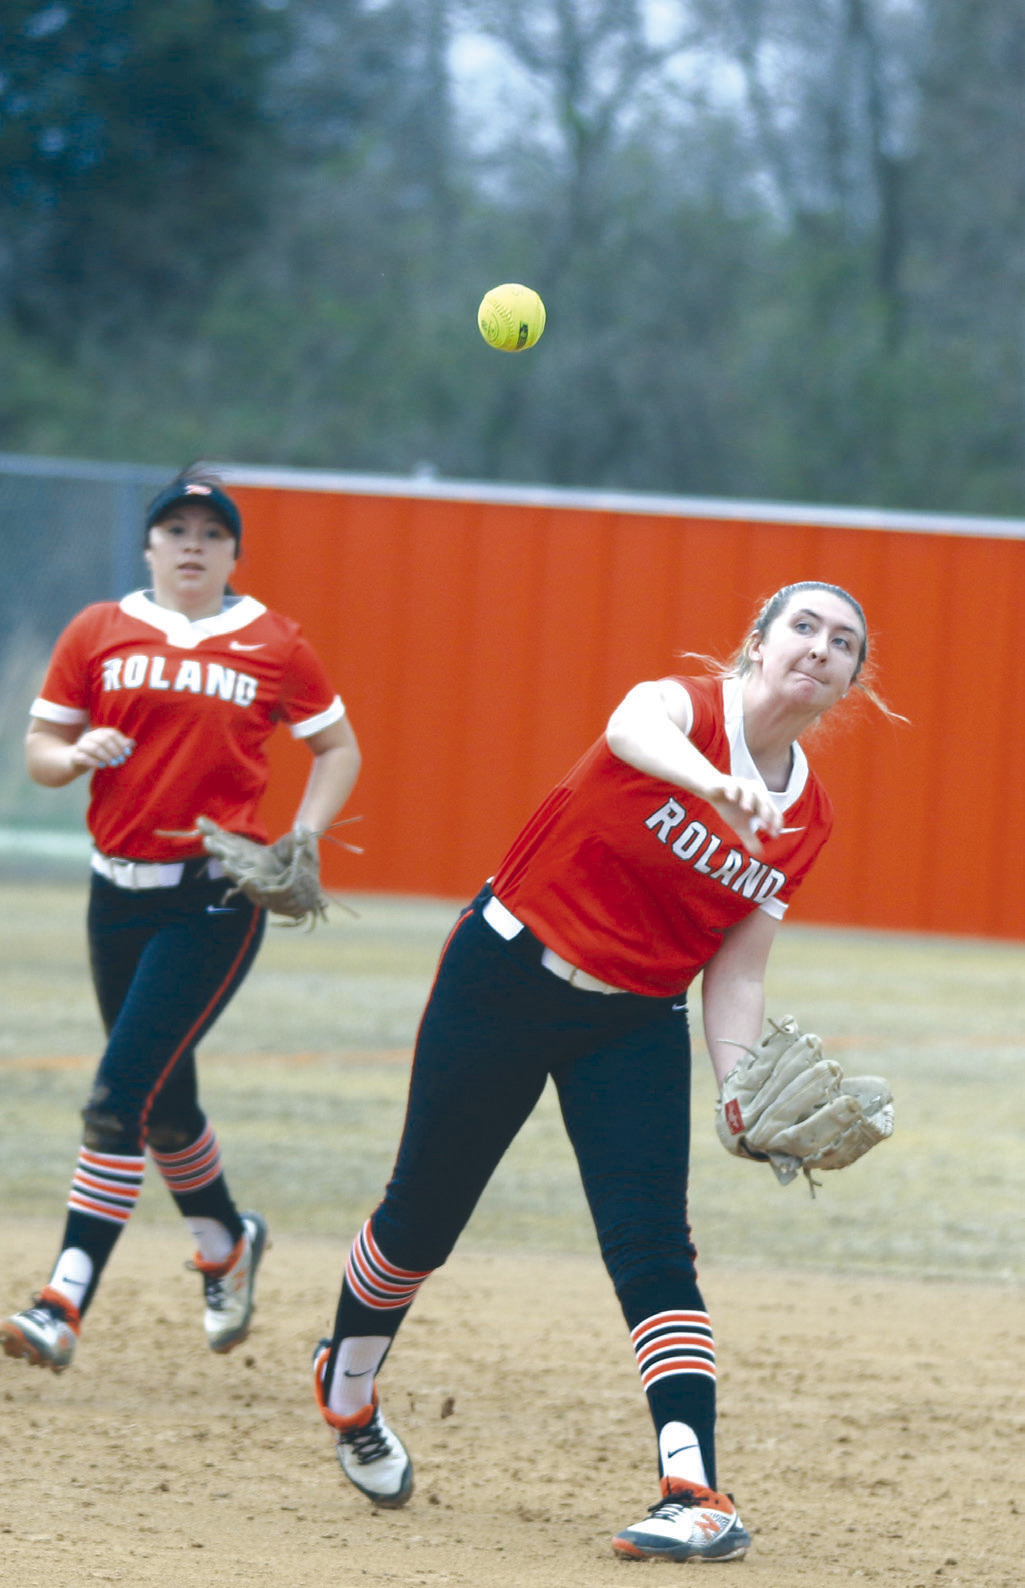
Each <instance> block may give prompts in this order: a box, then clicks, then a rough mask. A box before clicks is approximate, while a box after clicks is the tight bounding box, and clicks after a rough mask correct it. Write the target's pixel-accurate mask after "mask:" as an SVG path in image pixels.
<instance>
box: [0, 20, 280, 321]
mask: <svg viewBox="0 0 1025 1588" xmlns="http://www.w3.org/2000/svg"><path fill="white" fill-rule="evenodd" d="M4 10H5V13H6V15H5V22H6V26H5V29H4V34H3V52H2V79H0V114H2V116H3V122H4V131H5V136H4V138H3V140H2V142H0V195H3V197H2V199H0V207H2V215H3V220H4V223H5V229H6V230H7V231H8V233H9V235H10V236H11V238H12V240H13V246H12V247H11V250H10V255H9V259H8V264H7V271H6V276H7V280H6V296H7V299H8V302H9V304H10V308H11V311H12V313H13V315H14V316H15V318H16V320H17V321H18V322H19V323H21V324H22V325H23V326H25V327H27V328H29V329H31V330H32V331H34V332H37V333H39V334H40V335H45V336H48V337H50V338H51V339H52V338H56V339H58V340H59V341H63V342H64V343H66V342H67V340H68V338H69V336H70V335H71V332H72V330H73V329H75V328H76V327H77V326H78V324H79V322H80V320H81V319H82V317H85V318H86V319H87V320H88V322H89V323H90V324H91V325H92V326H95V327H100V328H102V329H103V331H104V332H105V333H107V334H110V333H111V332H116V331H117V330H119V329H120V330H121V331H124V330H125V329H127V328H129V327H130V326H131V324H132V322H136V323H137V322H138V321H139V320H140V319H145V318H148V317H149V316H151V315H152V314H153V313H154V312H155V311H160V312H161V313H165V314H167V313H169V312H170V313H172V314H173V317H174V318H175V319H178V320H179V321H180V320H181V319H183V318H184V319H187V318H188V317H189V314H190V311H191V306H192V296H193V294H195V293H197V292H202V291H204V290H205V289H206V288H207V286H208V284H209V282H210V280H211V277H212V275H213V273H214V272H215V271H216V270H217V269H218V268H220V267H221V266H222V265H223V264H224V263H225V262H226V261H228V260H230V259H232V258H233V257H237V256H238V254H239V252H240V250H241V249H242V247H243V246H244V244H245V242H246V240H247V239H248V238H250V237H251V236H252V234H253V232H254V229H255V227H256V225H257V224H258V222H259V220H260V219H261V217H262V213H263V208H264V194H265V190H266V170H265V167H266V163H267V161H268V160H269V158H270V156H271V154H272V152H273V139H272V136H271V129H270V127H269V125H268V124H267V123H266V122H265V120H264V119H263V115H262V111H263V104H262V100H263V95H264V91H265V83H266V79H267V75H268V72H269V69H270V66H271V65H272V63H273V60H274V58H275V55H276V54H277V53H278V51H279V49H280V46H281V42H282V37H283V30H282V22H281V19H280V16H279V15H278V14H277V13H275V12H272V11H269V10H268V9H267V8H266V7H265V6H264V5H262V4H260V0H175V3H174V4H173V5H156V6H155V5H150V4H147V3H146V0H90V3H89V4H87V5H86V4H70V3H67V4H65V3H61V0H55V3H54V4H51V5H49V6H46V7H42V8H41V7H40V6H39V5H38V4H33V3H31V0H5V6H4Z"/></svg>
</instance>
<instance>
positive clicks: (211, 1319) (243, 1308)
mask: <svg viewBox="0 0 1025 1588" xmlns="http://www.w3.org/2000/svg"><path fill="white" fill-rule="evenodd" d="M242 1229H243V1234H242V1239H241V1240H240V1241H239V1242H238V1244H237V1245H236V1247H235V1249H234V1251H233V1252H232V1254H231V1256H230V1257H229V1259H228V1264H227V1267H225V1266H224V1264H223V1263H217V1264H214V1263H205V1262H204V1261H203V1259H202V1258H201V1257H194V1258H193V1260H192V1262H191V1263H190V1264H189V1267H190V1268H194V1269H196V1270H197V1271H198V1272H199V1273H200V1274H202V1276H203V1292H204V1295H205V1297H206V1311H205V1313H204V1314H203V1328H204V1330H205V1331H206V1339H207V1344H208V1345H209V1347H210V1349H211V1351H217V1352H218V1353H220V1354H221V1355H223V1354H224V1353H225V1352H226V1351H232V1350H234V1348H235V1346H237V1345H241V1344H242V1341H243V1340H245V1339H246V1338H247V1337H248V1335H249V1330H250V1328H251V1327H252V1322H253V1312H254V1311H255V1309H256V1300H255V1291H256V1271H257V1269H258V1268H259V1266H260V1259H261V1257H262V1256H263V1252H264V1247H265V1246H266V1245H267V1221H266V1219H264V1218H262V1217H261V1215H260V1214H259V1213H243V1214H242Z"/></svg>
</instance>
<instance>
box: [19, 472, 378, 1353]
mask: <svg viewBox="0 0 1025 1588" xmlns="http://www.w3.org/2000/svg"><path fill="white" fill-rule="evenodd" d="M241 535H242V521H241V517H240V514H239V510H238V507H237V505H236V503H235V502H234V501H233V500H232V499H231V497H230V496H228V495H227V494H226V493H225V491H224V490H223V489H222V488H221V486H220V484H219V483H218V482H217V481H216V480H214V479H212V478H205V477H203V476H201V475H194V474H190V473H186V474H184V475H181V476H179V477H178V478H177V479H175V480H174V481H173V482H172V483H171V484H170V485H169V486H167V488H166V489H165V490H163V491H162V492H161V493H160V495H159V496H157V497H156V499H155V500H154V501H153V503H152V504H151V506H150V508H149V511H148V513H147V516H146V526H145V548H146V549H145V556H146V560H147V562H148V564H149V569H150V573H151V575H152V580H153V587H152V589H151V590H145V591H143V590H138V591H135V592H134V593H133V594H131V595H128V596H125V598H124V599H123V600H122V601H120V602H101V603H99V604H97V605H94V606H90V607H87V608H86V609H85V610H84V611H83V612H81V613H79V615H78V616H77V617H76V618H74V619H73V621H72V622H71V623H70V624H69V625H68V627H67V628H66V629H65V631H64V633H63V634H62V635H61V636H60V638H59V640H58V641H57V645H56V647H55V650H54V653H53V656H52V658H51V661H50V666H49V669H48V671H47V674H46V678H45V681H44V683H43V686H42V690H41V693H40V695H39V698H38V699H37V700H36V701H35V702H34V704H33V706H32V715H31V722H30V726H29V731H28V738H27V756H28V767H29V772H30V774H31V776H32V777H33V778H34V779H35V781H36V782H37V783H41V784H43V785H44V786H47V787H50V788H56V787H60V786H62V785H63V784H66V783H70V782H71V781H72V780H73V779H74V778H77V777H82V776H88V777H89V778H90V799H89V808H88V818H87V819H88V826H89V830H90V833H91V835H92V838H93V841H94V844H95V849H94V852H93V857H92V874H91V888H90V897H89V910H88V938H89V956H90V964H91V969H92V977H93V983H94V986H95V989H96V996H97V999H98V1002H99V1006H100V1012H101V1015H102V1018H103V1022H104V1025H105V1027H106V1031H107V1045H106V1048H105V1051H104V1053H103V1056H102V1058H101V1060H100V1064H99V1068H98V1070H97V1073H96V1079H95V1082H94V1084H93V1088H92V1092H91V1094H90V1096H89V1099H88V1101H87V1103H86V1106H85V1109H84V1110H83V1119H84V1122H85V1128H84V1133H83V1139H82V1147H81V1150H80V1152H79V1156H78V1162H77V1164H76V1167H75V1171H74V1176H73V1180H72V1184H71V1190H70V1194H69V1196H68V1202H67V1215H66V1222H65V1226H64V1236H63V1240H62V1242H61V1247H60V1252H59V1255H58V1258H57V1262H56V1265H55V1267H54V1269H53V1272H52V1274H51V1276H50V1279H49V1281H48V1283H47V1284H46V1285H45V1286H44V1288H43V1289H42V1290H41V1291H40V1293H39V1295H38V1296H37V1297H35V1298H34V1300H33V1303H32V1304H31V1305H30V1306H29V1307H27V1308H25V1310H24V1311H22V1312H18V1313H15V1314H14V1315H13V1317H9V1318H7V1319H6V1320H5V1321H4V1322H3V1323H0V1341H2V1343H3V1347H4V1350H5V1351H6V1353H7V1355H8V1356H12V1357H23V1358H25V1359H26V1360H27V1361H28V1362H30V1363H32V1364H35V1365H37V1366H41V1367H48V1368H51V1369H53V1371H54V1372H61V1371H62V1370H63V1369H64V1368H66V1367H67V1366H68V1365H69V1363H70V1362H71V1360H72V1356H73V1354H74V1351H75V1346H76V1343H77V1340H78V1337H79V1333H80V1328H81V1322H82V1319H83V1317H84V1316H85V1313H86V1311H87V1309H88V1307H89V1304H90V1303H91V1301H92V1299H93V1297H94V1296H95V1294H96V1287H97V1285H98V1284H99V1280H100V1276H101V1274H102V1272H103V1268H104V1265H105V1263H106V1262H107V1259H108V1258H109V1257H110V1254H111V1251H112V1250H113V1247H114V1244H115V1242H116V1240H117V1238H118V1236H119V1235H120V1233H121V1231H122V1229H123V1228H124V1226H125V1224H126V1222H127V1220H128V1218H129V1215H130V1214H131V1212H132V1209H133V1207H134V1206H135V1202H136V1199H137V1198H138V1195H139V1191H140V1189H141V1186H142V1178H143V1169H144V1165H145V1157H144V1154H145V1151H146V1149H147V1148H148V1149H149V1152H150V1154H151V1156H152V1159H153V1161H154V1163H155V1164H156V1166H157V1168H158V1170H159V1172H160V1174H161V1175H162V1177H163V1179H164V1181H165V1183H166V1185H167V1188H168V1190H169V1191H170V1193H171V1195H172V1197H173V1198H174V1201H175V1202H176V1204H177V1206H178V1208H179V1210H180V1211H181V1213H182V1215H183V1217H184V1218H185V1220H186V1223H187V1224H188V1226H189V1229H190V1231H191V1234H192V1237H193V1240H194V1242H195V1245H196V1249H197V1250H196V1257H195V1259H194V1266H195V1267H196V1268H197V1269H198V1271H199V1273H200V1275H201V1276H202V1281H203V1287H204V1293H205V1316H204V1325H205V1331H206V1338H207V1341H208V1343H209V1345H210V1347H211V1349H212V1350H214V1351H219V1352H224V1351H230V1350H231V1349H232V1347H234V1346H236V1345H238V1344H239V1342H240V1341H242V1340H244V1339H245V1338H246V1335H247V1334H248V1332H249V1327H250V1320H251V1317H252V1312H253V1293H254V1286H255V1281H256V1273H257V1268H258V1266H259V1263H260V1258H261V1256H262V1253H263V1249H264V1245H265V1242H266V1236H267V1230H266V1224H265V1222H264V1220H263V1218H262V1217H261V1216H260V1215H259V1214H258V1213H239V1211H238V1210H237V1208H236V1206H235V1203H234V1201H233V1199H232V1196H231V1193H230V1191H229V1189H228V1184H227V1181H226V1179H225V1175H224V1171H223V1168H222V1165H221V1152H220V1147H219V1145H218V1140H217V1136H216V1134H215V1132H214V1128H213V1126H212V1124H211V1123H210V1122H209V1120H208V1119H207V1118H206V1116H205V1115H204V1113H203V1111H202V1109H201V1107H200V1103H199V1096H198V1089H197V1076H196V1046H197V1044H198V1043H199V1041H200V1040H201V1038H202V1037H203V1035H204V1034H205V1032H207V1031H208V1030H209V1029H210V1027H211V1026H212V1024H213V1023H214V1021H215V1020H216V1019H217V1017H218V1015H219V1014H220V1013H221V1011H222V1010H223V1009H224V1008H225V1006H226V1005H227V1003H228V1002H229V1000H230V999H231V997H232V996H233V995H234V993H235V991H236V990H237V988H238V987H239V986H240V985H241V983H242V981H243V979H244V977H245V976H246V973H247V972H248V970H249V968H250V966H251V965H252V963H253V960H254V959H255V957H256V953H257V950H258V948H259V945H260V941H261V938H262V935H263V930H264V925H265V919H266V915H265V912H264V911H263V910H262V909H259V908H258V907H257V906H256V905H254V904H253V903H251V902H250V900H249V899H248V898H246V897H244V896H243V895H241V894H235V895H233V896H231V897H226V896H225V895H226V893H227V891H228V883H227V881H226V879H225V876H224V873H223V872H222V871H221V870H220V868H219V866H218V864H217V862H216V861H213V860H210V859H208V858H207V856H206V855H205V854H204V852H203V846H202V843H201V842H200V840H199V839H198V837H196V836H195V835H192V836H190V830H191V829H193V828H194V824H195V821H196V818H197V817H198V816H202V815H205V816H209V817H211V818H213V819H214V820H216V821H217V822H219V823H220V824H221V825H222V826H223V827H225V828H227V829H229V830H230V831H233V832H237V833H242V834H245V835H246V836H248V837H250V838H253V839H256V840H259V841H261V842H266V840H267V833H266V830H265V829H264V827H263V825H262V823H261V821H260V818H259V815H258V805H259V802H260V798H261V796H262V794H263V792H264V789H265V787H266V784H267V776H268V769H267V762H266V753H265V751H266V742H267V739H268V738H269V736H270V734H271V732H272V730H273V728H274V726H275V724H276V723H277V722H279V721H283V722H286V723H288V725H289V726H290V728H291V731H292V733H293V734H294V735H295V736H296V737H297V738H299V739H301V740H302V742H303V743H304V744H305V745H306V746H307V747H308V748H309V750H310V752H311V754H312V757H313V764H312V768H311V771H310V776H309V779H308V781H307V784H306V789H305V792H304V795H303V798H302V802H301V804H300V806H299V810H298V812H297V813H296V822H297V823H302V824H303V825H304V826H305V827H307V828H310V829H312V830H313V831H314V832H323V831H324V829H325V828H326V827H327V826H328V825H329V824H330V822H331V821H332V819H333V817H334V816H335V814H336V812H337V811H338V810H339V809H340V807H341V806H342V805H343V804H344V803H345V801H346V799H347V798H348V796H349V793H350V792H351V790H352V787H353V784H354V783H355V780H356V777H357V774H358V771H359V760H360V757H359V749H358V746H357V743H356V739H355V737H354V735H353V732H352V729H351V728H350V726H349V723H348V720H347V718H346V715H345V709H344V707H343V705H342V703H341V701H340V699H339V698H338V696H337V694H336V693H335V690H334V687H333V685H332V684H331V682H330V680H329V679H328V676H327V674H326V672H325V669H324V667H323V665H322V663H321V662H320V661H319V659H318V658H317V656H316V655H315V654H314V652H313V650H312V649H311V647H310V645H309V644H308V642H307V641H306V640H305V639H304V638H303V636H302V633H301V631H300V629H299V626H298V624H296V623H294V622H293V621H292V620H291V619H290V618H287V617H283V616H282V615H281V614H279V613H277V612H272V611H269V610H268V609H267V608H266V607H265V606H263V605H262V604H261V603H260V602H259V601H256V600H254V599H253V598H252V597H251V596H237V595H235V594H234V593H232V592H231V591H230V587H228V579H229V577H230V574H231V571H232V569H233V567H234V565H235V561H236V558H237V556H238V552H239V543H240V540H241Z"/></svg>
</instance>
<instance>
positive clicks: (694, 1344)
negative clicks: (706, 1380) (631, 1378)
mask: <svg viewBox="0 0 1025 1588" xmlns="http://www.w3.org/2000/svg"><path fill="white" fill-rule="evenodd" d="M634 1351H635V1353H636V1356H637V1361H638V1363H639V1364H640V1366H641V1367H645V1366H646V1365H647V1364H648V1363H649V1362H650V1361H651V1359H652V1358H653V1357H663V1356H679V1355H681V1354H683V1355H691V1356H696V1357H703V1358H704V1359H705V1360H707V1361H709V1362H714V1361H715V1345H714V1344H713V1342H712V1341H711V1340H710V1339H709V1338H708V1337H707V1336H705V1335H700V1334H667V1335H664V1336H663V1337H662V1338H661V1339H659V1340H652V1341H651V1342H650V1343H649V1344H648V1345H642V1346H635V1347H634Z"/></svg>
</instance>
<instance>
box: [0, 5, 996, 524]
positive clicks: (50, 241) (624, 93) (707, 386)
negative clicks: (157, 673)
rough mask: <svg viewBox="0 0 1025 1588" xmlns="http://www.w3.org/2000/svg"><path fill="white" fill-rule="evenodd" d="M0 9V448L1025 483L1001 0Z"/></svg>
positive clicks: (969, 506) (706, 476) (818, 497)
mask: <svg viewBox="0 0 1025 1588" xmlns="http://www.w3.org/2000/svg"><path fill="white" fill-rule="evenodd" d="M0 3H2V6H3V9H4V10H5V11H6V12H7V13H10V15H11V18H12V22H13V24H14V25H13V26H10V27H8V28H7V29H5V33H4V43H3V45H2V46H0V50H2V54H0V72H2V73H3V82H2V84H0V115H2V116H3V117H4V123H3V125H4V133H5V137H4V139H3V140H2V141H0V193H2V194H3V195H4V196H3V197H0V218H2V219H3V220H4V223H5V225H6V228H7V231H8V234H9V246H8V250H7V254H6V256H5V258H6V264H5V265H4V266H3V267H2V269H0V284H3V286H4V290H5V292H6V302H7V304H8V307H9V314H8V318H7V322H6V326H5V325H4V322H3V321H0V347H2V350H3V352H4V353H5V355H6V358H5V366H6V380H5V387H4V390H3V393H2V395H0V448H4V449H6V450H23V451H29V452H33V451H38V452H67V453H72V454H79V455H84V456H87V457H103V458H110V459H114V458H122V459H126V460H140V461H143V460H144V461H146V462H157V461H160V462H167V463H174V462H176V461H180V460H181V459H183V458H188V457H191V456H196V455H199V454H203V455H207V456H219V457H223V458H231V459H234V460H236V461H240V462H241V461H258V462H277V463H282V464H293V465H300V466H303V465H305V466H314V467H328V468H339V469H353V470H370V471H384V472H396V473H406V472H409V471H412V470H416V469H418V468H420V467H422V466H424V465H428V466H430V467H431V468H432V469H434V470H435V471H436V472H438V473H441V474H442V475H448V476H455V477H463V478H471V479H507V480H513V481H518V480H519V481H531V482H546V483H553V484H561V485H582V486H606V487H611V488H626V489H636V490H656V491H670V492H680V493H686V494H695V495H728V496H745V497H755V498H762V499H777V500H778V499H782V500H795V501H820V502H846V503H850V504H864V505H875V506H880V507H885V506H889V507H904V508H920V509H936V510H944V511H968V512H988V513H1021V512H1022V511H1023V510H1025V464H1023V446H1022V420H1021V396H1020V394H1021V391H1022V389H1023V386H1025V346H1023V343H1022V339H1021V337H1020V335H1018V334H1017V332H1015V333H1014V334H1010V333H1009V329H1008V328H1009V327H1010V326H1012V325H1013V326H1017V325H1018V323H1019V321H1020V312H1021V301H1022V291H1023V278H1025V266H1023V263H1022V256H1021V250H1020V247H1019V246H1018V240H1019V239H1020V235H1021V231H1022V226H1023V221H1025V192H1023V189H1022V186H1021V183H1020V181H1019V180H1017V178H1016V176H1015V172H1016V171H1017V161H1018V149H1017V139H1016V133H1015V128H1016V126H1017V119H1016V116H1017V112H1016V109H1015V107H1016V106H1018V105H1019V104H1020V68H1021V64H1022V61H1021V56H1022V50H1023V48H1025V45H1023V43H1022V38H1021V29H1020V26H1018V27H1016V25H1015V22H1014V16H1015V14H1016V13H1015V12H1014V8H1013V6H1012V4H1011V0H981V3H980V5H979V6H978V7H976V8H974V9H973V11H972V13H971V16H970V17H969V16H968V15H967V13H965V12H964V10H963V8H962V7H959V6H957V5H956V4H954V3H953V0H930V3H929V4H927V5H925V6H924V7H923V8H921V9H920V10H918V11H914V10H911V9H909V8H907V7H904V6H901V5H897V4H892V3H890V0H874V3H873V4H870V5H864V6H858V7H851V6H848V5H845V4H841V3H840V0H827V3H826V4H825V5H823V4H821V3H820V0H788V4H787V5H783V4H782V3H780V4H771V3H770V4H766V5H759V6H754V7H752V6H750V5H748V4H746V3H745V0H729V3H725V4H721V5H719V4H717V5H716V6H705V5H703V4H699V3H698V0H694V6H693V9H692V11H688V12H686V13H684V12H682V11H681V15H680V20H679V26H678V27H677V28H676V30H675V31H673V32H671V33H670V34H666V33H665V32H663V35H662V36H661V37H660V38H659V39H658V40H654V39H653V38H652V37H651V36H650V35H649V31H648V22H647V20H646V13H645V12H643V11H642V10H640V9H639V8H637V7H636V5H634V4H633V3H632V0H608V3H606V4H603V5H601V6H588V5H586V4H582V3H574V4H566V5H559V6H556V5H555V4H554V0H536V4H532V5H530V6H529V7H520V8H516V9H515V11H510V10H509V8H507V7H497V6H495V5H493V4H491V0H465V3H464V4H463V5H461V6H460V7H459V9H458V11H457V10H456V8H455V7H454V6H453V5H452V4H450V0H380V3H374V4H369V3H366V0H344V3H338V4H334V3H332V4H328V3H327V0H291V3H288V4H283V5H282V6H281V7H280V8H278V9H274V10H268V9H267V8H266V7H265V6H263V5H261V4H260V3H259V0H187V3H182V4H176V5H174V6H172V7H158V8H152V7H146V6H143V5H142V3H141V0H102V3H98V4H96V5H94V6H91V7H84V6H70V5H59V4H58V5H55V6H52V7H50V8H48V9H46V10H43V11H39V10H37V9H36V8H35V7H33V6H32V5H29V4H26V3H24V0H21V3H18V4H11V3H8V0H0ZM688 18H689V19H690V24H695V25H693V26H690V31H688V25H689V24H688ZM61 19H63V20H61ZM698 21H699V22H700V28H699V27H698V26H697V25H696V22H698ZM467 29H472V30H474V32H475V34H476V35H477V36H478V37H479V38H480V39H483V40H486V41H487V42H488V46H489V48H490V49H491V51H492V54H491V55H490V56H489V57H487V61H488V64H487V66H486V67H485V68H482V73H483V77H482V80H481V81H478V80H477V78H476V77H475V75H474V70H473V68H468V67H467V66H466V65H465V64H464V65H463V66H462V68H461V70H460V74H459V76H458V77H457V76H455V75H454V74H453V69H452V64H451V62H452V55H451V50H450V46H451V44H452V41H453V38H454V37H455V36H456V34H457V32H458V31H459V30H463V31H464V32H465V30H467ZM820 35H821V47H820V43H819V41H820ZM496 52H497V53H496ZM272 57H273V59H272ZM503 71H504V72H505V73H506V74H507V76H506V78H505V79H504V82H505V88H504V90H503V92H501V93H499V92H497V90H496V92H495V94H494V95H492V94H491V86H492V85H491V76H492V75H494V74H495V73H496V72H503ZM101 132H102V136H101ZM502 280H525V281H527V282H529V283H530V284H531V285H533V286H535V287H536V288H537V289H538V290H539V291H540V292H541V294H542V296H543V297H544V298H545V301H546V304H547V306H548V314H549V319H548V328H547V330H546V333H545V337H544V339H543V341H542V342H541V343H540V344H539V346H538V348H537V349H536V350H533V351H532V352H530V353H529V354H525V355H516V356H509V355H507V354H499V353H495V352H494V351H492V350H491V349H489V348H487V347H486V346H485V345H484V343H483V342H482V341H481V339H480V337H479V336H478V334H477V331H476V325H475V314H476V306H477V303H478V301H479V299H480V297H481V295H482V294H483V292H484V290H485V289H486V288H487V287H489V286H491V285H494V284H495V283H497V282H499V281H502ZM2 301H3V300H2V299H0V302H2Z"/></svg>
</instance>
